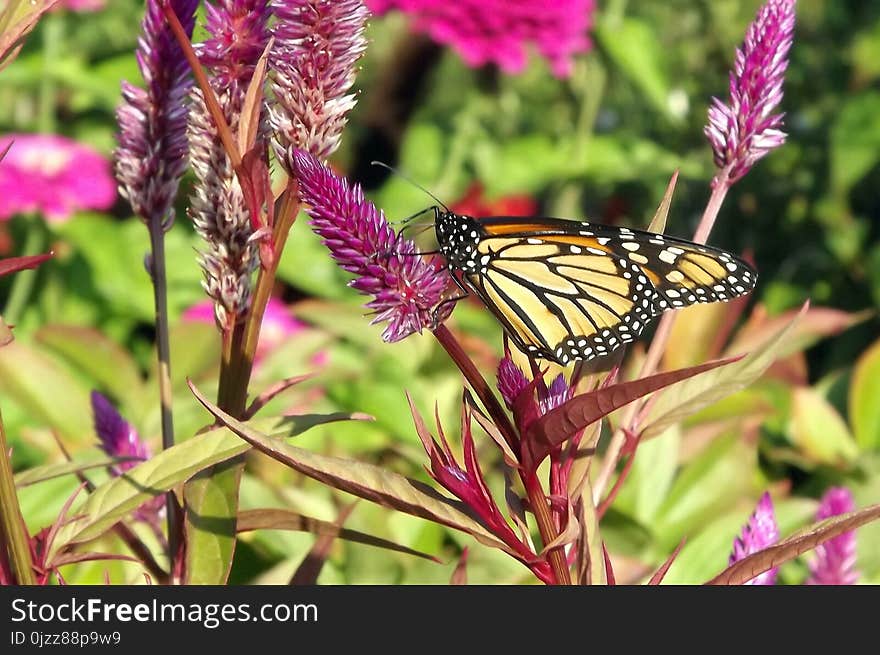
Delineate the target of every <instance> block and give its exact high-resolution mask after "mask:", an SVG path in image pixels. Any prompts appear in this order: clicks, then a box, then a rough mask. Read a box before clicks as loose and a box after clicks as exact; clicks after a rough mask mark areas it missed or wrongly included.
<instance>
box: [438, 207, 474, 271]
mask: <svg viewBox="0 0 880 655" xmlns="http://www.w3.org/2000/svg"><path fill="white" fill-rule="evenodd" d="M434 231H435V232H436V235H437V243H438V244H439V246H440V252H441V254H442V255H443V257H444V258H445V259H446V262H447V263H448V265H449V266H450V267H452V268H457V269H460V270H462V271H466V272H467V271H472V270H475V269H476V268H477V261H476V257H477V244H478V243H479V242H480V235H481V234H482V229H481V228H480V224H479V222H478V221H477V219H475V218H473V217H472V216H464V215H462V214H456V213H454V212H451V211H443V210H442V209H440V208H439V207H434Z"/></svg>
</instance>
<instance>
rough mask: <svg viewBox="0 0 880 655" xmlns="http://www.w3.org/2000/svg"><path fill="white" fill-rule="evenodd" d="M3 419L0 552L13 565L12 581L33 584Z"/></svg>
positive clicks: (0, 438)
mask: <svg viewBox="0 0 880 655" xmlns="http://www.w3.org/2000/svg"><path fill="white" fill-rule="evenodd" d="M10 460H11V457H10V454H9V445H8V444H7V443H6V431H5V429H4V428H3V416H2V415H0V541H2V542H0V550H5V553H4V554H5V555H7V559H8V561H9V562H10V564H11V565H12V572H13V574H14V575H15V582H16V583H17V584H20V585H32V584H35V583H36V579H35V578H34V564H33V560H32V559H31V549H30V538H29V536H28V533H27V529H26V527H25V522H24V517H23V516H22V514H21V506H20V505H19V504H18V495H17V494H16V493H15V481H14V479H13V476H12V462H11V461H10Z"/></svg>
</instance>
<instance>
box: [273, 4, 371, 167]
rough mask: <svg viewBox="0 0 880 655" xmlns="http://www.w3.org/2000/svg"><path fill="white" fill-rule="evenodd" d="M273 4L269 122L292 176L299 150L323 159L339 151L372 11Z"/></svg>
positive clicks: (359, 6) (357, 6)
mask: <svg viewBox="0 0 880 655" xmlns="http://www.w3.org/2000/svg"><path fill="white" fill-rule="evenodd" d="M273 6H274V9H275V16H276V18H277V22H276V23H275V29H274V32H273V35H274V37H275V45H274V46H273V49H272V53H271V57H270V67H271V68H272V70H273V84H272V89H273V91H274V95H275V103H274V104H273V106H272V108H271V118H270V120H271V123H272V128H273V130H274V132H275V141H274V147H275V152H276V155H277V157H278V161H279V162H280V163H281V166H282V167H283V168H284V169H285V170H286V171H287V172H288V173H291V172H292V171H293V168H294V163H293V151H294V149H296V148H302V149H303V150H306V151H308V152H310V153H311V154H313V155H314V156H315V157H317V158H318V159H320V160H321V161H324V160H326V159H327V157H329V156H330V155H331V154H332V153H333V152H334V151H335V150H336V148H338V147H339V141H340V138H341V136H342V128H343V127H344V126H345V123H346V121H347V115H348V112H349V111H351V109H352V108H353V107H354V105H355V103H356V102H357V100H356V98H355V96H354V94H351V93H349V90H350V89H351V86H352V84H354V77H355V72H356V69H355V62H357V60H358V59H359V58H360V57H361V55H362V54H363V53H364V50H366V47H367V41H366V39H365V38H364V34H363V32H364V26H365V24H366V21H367V18H368V17H369V15H370V12H369V11H368V10H367V8H366V7H365V6H364V4H363V2H361V0H275V2H274V3H273Z"/></svg>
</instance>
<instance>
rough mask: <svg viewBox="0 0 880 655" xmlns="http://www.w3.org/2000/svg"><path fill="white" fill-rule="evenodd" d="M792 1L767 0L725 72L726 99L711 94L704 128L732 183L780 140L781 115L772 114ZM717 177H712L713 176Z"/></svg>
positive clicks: (790, 29)
mask: <svg viewBox="0 0 880 655" xmlns="http://www.w3.org/2000/svg"><path fill="white" fill-rule="evenodd" d="M794 5H795V0H768V1H767V2H766V3H765V4H764V5H763V6H762V7H761V9H760V10H759V11H758V15H757V16H756V17H755V20H754V21H753V22H752V24H751V25H749V28H748V31H747V32H746V38H745V42H744V43H743V46H742V48H737V50H736V62H735V64H734V70H733V71H732V72H731V74H730V101H729V104H724V103H723V102H722V101H721V100H719V99H718V98H712V105H711V107H709V123H708V125H706V127H705V129H704V132H705V134H706V137H707V138H708V139H709V143H710V144H711V145H712V150H713V152H714V155H715V165H716V166H718V168H719V169H722V170H726V171H727V174H726V180H723V181H724V182H725V183H726V184H733V183H734V182H736V181H737V180H738V179H740V178H741V177H742V176H743V175H745V174H746V173H748V171H749V169H750V168H751V167H752V166H753V165H754V164H755V162H757V161H758V160H759V159H761V158H762V157H764V156H765V155H767V154H768V153H769V152H770V151H771V150H773V149H774V148H778V147H779V146H781V145H782V144H783V143H784V142H785V136H786V135H785V132H783V131H782V130H780V129H779V128H780V127H781V126H782V119H783V116H784V115H783V114H773V111H774V110H775V109H776V107H778V106H779V103H780V102H781V101H782V83H783V81H784V79H785V70H786V68H788V52H789V50H790V49H791V44H792V40H793V37H794V23H795V12H794ZM717 179H719V178H718V177H716V180H717Z"/></svg>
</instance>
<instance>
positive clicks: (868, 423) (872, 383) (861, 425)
mask: <svg viewBox="0 0 880 655" xmlns="http://www.w3.org/2000/svg"><path fill="white" fill-rule="evenodd" d="M850 385H851V386H850V392H849V417H850V421H851V423H852V427H853V432H855V438H856V442H857V443H858V444H859V446H860V447H861V448H862V449H863V450H876V449H878V448H880V341H877V342H876V343H874V345H873V346H871V347H870V348H869V349H868V350H867V351H865V352H864V353H862V356H861V357H859V359H858V361H857V362H856V366H855V369H854V370H853V376H852V382H851V383H850Z"/></svg>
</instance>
